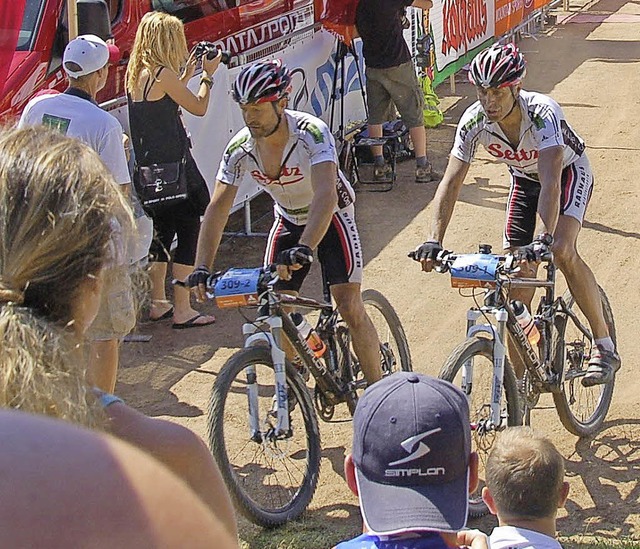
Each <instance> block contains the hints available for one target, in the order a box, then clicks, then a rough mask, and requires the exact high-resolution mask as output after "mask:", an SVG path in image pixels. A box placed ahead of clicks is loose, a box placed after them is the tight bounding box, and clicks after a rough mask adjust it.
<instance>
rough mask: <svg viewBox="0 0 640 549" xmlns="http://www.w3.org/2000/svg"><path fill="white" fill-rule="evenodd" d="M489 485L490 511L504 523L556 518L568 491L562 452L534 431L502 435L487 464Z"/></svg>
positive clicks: (518, 430)
mask: <svg viewBox="0 0 640 549" xmlns="http://www.w3.org/2000/svg"><path fill="white" fill-rule="evenodd" d="M486 482H487V486H486V489H485V492H486V491H487V489H488V492H489V494H488V495H489V498H490V499H492V500H493V506H492V505H490V507H495V511H496V514H497V515H498V516H499V517H500V519H501V520H503V521H504V520H508V519H519V520H538V519H543V518H549V517H555V515H556V512H557V509H558V507H561V506H562V505H563V504H564V501H565V499H566V495H567V488H568V485H567V487H565V483H564V459H563V457H562V456H561V455H560V452H558V450H557V449H556V448H555V446H554V445H553V444H552V443H551V441H549V440H548V439H546V438H544V437H542V436H540V435H537V434H536V433H534V431H533V430H532V429H531V428H530V427H512V428H510V429H507V430H506V431H504V432H503V433H502V434H501V435H500V437H499V438H498V440H497V441H496V443H495V445H494V447H493V449H492V451H491V454H490V455H489V459H488V460H487V466H486ZM483 495H484V496H485V500H486V499H487V497H486V496H487V494H486V493H485V494H483Z"/></svg>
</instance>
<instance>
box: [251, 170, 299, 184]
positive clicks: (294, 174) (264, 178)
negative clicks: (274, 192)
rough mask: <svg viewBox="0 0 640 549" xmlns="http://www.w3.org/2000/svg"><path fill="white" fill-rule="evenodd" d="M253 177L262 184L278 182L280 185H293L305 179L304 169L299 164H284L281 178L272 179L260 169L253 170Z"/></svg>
mask: <svg viewBox="0 0 640 549" xmlns="http://www.w3.org/2000/svg"><path fill="white" fill-rule="evenodd" d="M251 177H253V178H254V179H255V180H256V181H257V182H258V183H260V184H261V185H271V184H272V183H278V184H279V185H293V184H294V183H299V182H300V181H302V180H303V179H304V175H302V171H300V168H299V167H298V166H292V167H287V166H282V170H280V178H279V179H271V178H270V177H269V176H268V175H266V174H264V173H262V172H261V171H260V170H252V171H251Z"/></svg>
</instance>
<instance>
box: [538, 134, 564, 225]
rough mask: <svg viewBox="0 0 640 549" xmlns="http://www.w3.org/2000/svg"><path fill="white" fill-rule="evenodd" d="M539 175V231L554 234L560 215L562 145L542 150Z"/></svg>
mask: <svg viewBox="0 0 640 549" xmlns="http://www.w3.org/2000/svg"><path fill="white" fill-rule="evenodd" d="M538 176H539V178H540V196H539V198H538V215H539V216H540V220H541V221H542V227H541V230H540V231H539V232H542V233H549V234H553V232H554V231H555V230H556V225H557V224H558V217H559V216H560V189H561V183H560V182H561V177H562V147H559V146H558V147H550V148H548V149H544V150H542V151H540V153H539V156H538Z"/></svg>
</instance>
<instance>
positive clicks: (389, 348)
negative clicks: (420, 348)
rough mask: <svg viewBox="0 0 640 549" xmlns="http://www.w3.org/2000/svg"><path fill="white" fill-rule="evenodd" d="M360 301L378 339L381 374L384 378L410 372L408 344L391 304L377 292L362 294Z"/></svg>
mask: <svg viewBox="0 0 640 549" xmlns="http://www.w3.org/2000/svg"><path fill="white" fill-rule="evenodd" d="M362 301H363V302H364V308H365V310H366V311H367V314H368V315H369V318H370V319H371V322H373V325H374V326H375V329H376V332H377V333H378V338H379V339H380V351H381V353H382V374H383V375H385V376H386V375H389V374H391V373H393V372H397V371H400V370H404V371H405V372H410V371H411V369H412V366H411V353H410V352H409V343H407V336H406V335H405V333H404V329H403V328H402V324H401V323H400V319H399V318H398V315H397V314H396V312H395V310H394V309H393V307H392V306H391V303H389V301H388V300H387V298H386V297H384V296H383V295H382V294H381V293H380V292H378V291H377V290H365V291H364V292H362Z"/></svg>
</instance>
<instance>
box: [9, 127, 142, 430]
mask: <svg viewBox="0 0 640 549" xmlns="http://www.w3.org/2000/svg"><path fill="white" fill-rule="evenodd" d="M114 219H115V221H117V222H118V223H119V225H120V226H121V227H122V229H123V231H126V232H124V234H129V233H128V231H131V230H132V227H133V223H134V221H133V215H132V212H131V209H130V207H129V206H128V203H127V201H126V198H125V197H124V196H123V195H122V193H121V192H120V191H119V189H118V187H117V185H116V183H115V182H114V180H113V179H112V177H111V175H110V174H109V172H108V170H107V168H105V166H104V164H102V162H101V160H100V158H99V156H98V155H97V153H95V152H94V151H93V150H92V149H90V148H89V147H88V146H86V145H84V144H82V143H80V142H79V141H76V140H74V139H69V138H67V137H64V136H62V135H60V134H59V133H57V132H53V131H51V130H48V129H46V128H44V127H28V128H24V129H7V130H3V131H0V345H1V346H0V407H5V408H16V409H20V410H23V411H27V412H32V413H38V414H45V415H49V416H54V417H58V418H61V419H66V420H69V421H72V422H75V423H80V424H83V425H87V426H90V427H95V426H99V425H100V424H101V423H102V417H103V416H102V413H101V411H100V410H99V408H98V406H97V405H96V403H95V397H94V395H93V393H92V391H91V389H90V387H88V385H87V382H86V378H85V367H84V364H82V363H81V361H79V356H80V353H78V352H77V349H78V345H79V341H78V336H77V335H76V334H75V333H74V331H73V330H72V329H70V328H71V326H72V324H73V316H72V315H73V307H74V304H75V303H77V299H78V297H79V292H80V288H81V287H85V286H83V285H82V283H83V282H85V281H86V279H87V278H88V277H92V276H95V275H97V274H99V273H100V271H101V269H102V268H103V267H104V266H105V264H106V263H107V262H108V261H109V259H110V253H111V250H112V249H113V245H112V235H113V224H112V220H114Z"/></svg>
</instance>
